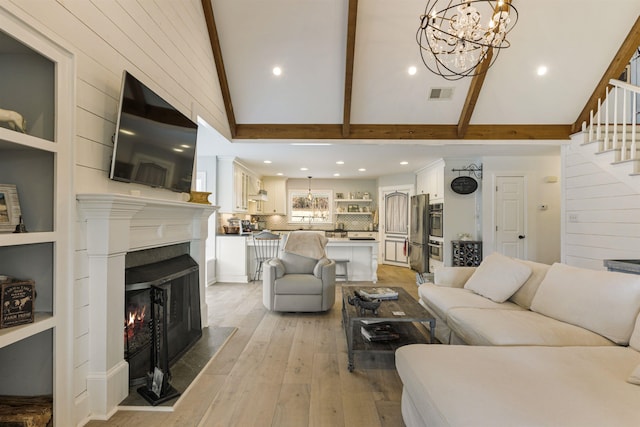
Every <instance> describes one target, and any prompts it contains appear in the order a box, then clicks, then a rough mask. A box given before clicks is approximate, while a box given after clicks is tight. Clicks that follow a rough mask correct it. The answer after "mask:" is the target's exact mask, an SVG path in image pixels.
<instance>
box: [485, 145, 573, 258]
mask: <svg viewBox="0 0 640 427" xmlns="http://www.w3.org/2000/svg"><path fill="white" fill-rule="evenodd" d="M482 162H483V169H484V171H483V188H484V191H483V194H482V240H483V254H484V256H486V255H489V254H490V253H491V252H493V251H495V222H494V208H493V206H494V203H495V200H494V197H495V191H492V190H493V189H495V179H496V177H497V176H508V175H511V176H520V175H521V176H524V177H525V192H526V196H525V197H526V199H525V204H526V206H525V218H526V224H525V227H526V229H525V233H526V236H527V238H526V249H525V251H526V258H527V259H529V260H532V261H538V262H542V263H547V264H551V263H553V262H559V261H560V252H561V251H560V241H561V238H560V232H561V230H560V212H561V202H562V199H561V184H560V176H561V167H560V156H559V155H558V156H536V157H506V156H505V157H484V158H483V159H482ZM547 176H556V177H558V182H556V183H547V182H545V177H547ZM541 204H546V205H548V209H547V210H539V209H538V206H539V205H541Z"/></svg>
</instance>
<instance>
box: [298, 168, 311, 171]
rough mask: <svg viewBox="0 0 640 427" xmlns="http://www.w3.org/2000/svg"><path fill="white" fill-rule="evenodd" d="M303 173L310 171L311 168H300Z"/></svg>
mask: <svg viewBox="0 0 640 427" xmlns="http://www.w3.org/2000/svg"><path fill="white" fill-rule="evenodd" d="M300 170H301V171H308V170H309V168H300Z"/></svg>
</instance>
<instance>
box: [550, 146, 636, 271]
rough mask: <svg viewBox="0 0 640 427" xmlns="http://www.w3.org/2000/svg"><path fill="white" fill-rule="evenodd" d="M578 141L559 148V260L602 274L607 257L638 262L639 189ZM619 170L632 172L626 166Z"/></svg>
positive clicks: (622, 165)
mask: <svg viewBox="0 0 640 427" xmlns="http://www.w3.org/2000/svg"><path fill="white" fill-rule="evenodd" d="M581 143H582V138H574V139H573V141H572V143H571V145H570V146H567V147H564V148H563V150H562V167H563V171H562V175H563V180H562V185H563V187H564V191H563V205H564V213H563V218H562V224H563V229H564V232H563V242H562V261H563V262H565V263H567V264H570V265H575V266H579V267H586V268H592V269H596V270H602V269H605V267H604V265H603V260H605V259H638V258H640V194H639V193H638V190H635V189H634V188H633V187H632V186H631V185H629V184H628V183H624V182H622V181H621V177H616V175H615V173H616V172H618V171H614V170H613V169H612V165H610V164H608V163H603V162H600V161H599V160H600V159H597V158H596V157H597V155H596V154H593V153H592V152H591V151H589V150H587V147H582V146H581ZM619 166H620V167H622V168H625V166H626V167H627V168H628V169H626V173H628V172H630V168H631V165H630V164H627V165H624V164H621V165H619ZM626 178H627V179H629V176H626ZM632 179H633V180H638V181H640V177H638V176H636V177H632Z"/></svg>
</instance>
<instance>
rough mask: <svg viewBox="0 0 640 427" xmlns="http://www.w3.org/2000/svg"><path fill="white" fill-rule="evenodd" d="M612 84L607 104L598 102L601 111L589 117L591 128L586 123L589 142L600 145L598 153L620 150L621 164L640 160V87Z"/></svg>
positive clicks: (608, 92)
mask: <svg viewBox="0 0 640 427" xmlns="http://www.w3.org/2000/svg"><path fill="white" fill-rule="evenodd" d="M609 84H610V85H611V87H607V91H606V96H605V99H604V102H602V100H601V99H598V107H597V111H595V112H594V111H591V113H590V114H589V125H588V129H585V127H587V125H586V123H583V130H584V131H585V135H586V137H587V142H598V151H609V150H620V157H619V160H620V161H623V160H635V159H638V158H640V155H639V154H638V151H637V148H638V138H637V133H638V132H637V125H638V115H640V109H639V108H638V100H640V87H639V86H634V85H631V84H629V83H626V82H623V81H620V80H615V79H611V80H609ZM612 95H613V96H612ZM629 127H630V131H629V129H628V128H629Z"/></svg>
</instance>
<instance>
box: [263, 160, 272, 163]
mask: <svg viewBox="0 0 640 427" xmlns="http://www.w3.org/2000/svg"><path fill="white" fill-rule="evenodd" d="M263 163H266V164H270V163H271V160H265V161H264V162H263Z"/></svg>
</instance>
